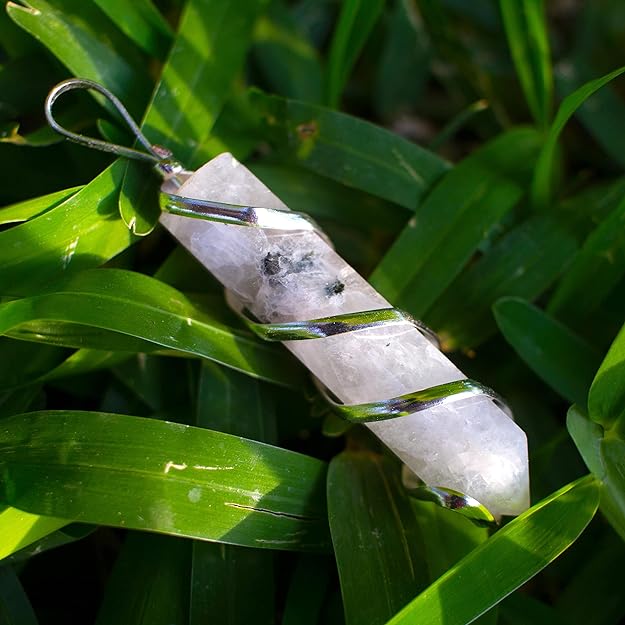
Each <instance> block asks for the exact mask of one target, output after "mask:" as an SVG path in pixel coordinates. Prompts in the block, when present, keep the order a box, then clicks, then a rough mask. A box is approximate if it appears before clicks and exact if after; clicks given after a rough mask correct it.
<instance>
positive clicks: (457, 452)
mask: <svg viewBox="0 0 625 625" xmlns="http://www.w3.org/2000/svg"><path fill="white" fill-rule="evenodd" d="M179 193H180V195H182V196H185V197H193V198H197V199H206V200H214V201H219V202H227V203H232V204H247V205H251V206H262V207H265V208H275V209H284V210H288V208H287V206H285V205H284V203H283V202H281V201H280V199H279V198H278V197H276V196H275V195H274V194H273V193H272V192H271V191H270V190H269V189H268V188H267V187H266V186H265V185H264V184H263V183H262V182H261V181H260V180H258V179H257V178H256V177H255V176H254V175H253V174H252V173H251V172H250V171H249V170H248V169H247V168H246V167H244V166H243V165H242V164H240V163H239V162H237V161H236V160H235V159H234V158H233V157H232V156H231V155H230V154H221V155H220V156H218V157H216V158H214V159H213V160H211V161H209V162H208V163H206V164H205V165H204V166H203V167H201V168H200V169H199V170H198V171H197V172H195V173H194V174H193V175H192V176H191V177H190V178H189V179H188V180H187V181H186V182H185V183H184V184H183V185H182V186H181V188H180V189H179ZM161 223H162V224H163V225H164V226H165V227H166V228H167V229H168V230H170V231H171V232H172V234H173V235H174V236H175V237H176V238H177V239H178V240H179V241H180V242H181V243H182V245H184V246H185V247H186V248H187V249H188V250H189V251H190V252H191V253H192V254H193V255H194V256H195V257H196V258H197V259H198V260H199V261H200V262H201V263H202V264H203V265H204V266H205V267H206V268H207V269H208V270H209V271H211V272H212V273H213V274H214V275H215V276H216V277H217V279H218V280H220V281H221V282H222V283H223V284H224V286H226V287H227V288H228V289H230V290H232V291H233V292H234V293H236V294H237V295H238V297H239V298H240V299H241V300H243V301H244V302H245V304H246V305H247V307H248V308H249V309H250V310H251V311H252V312H253V313H254V314H255V315H256V316H257V317H258V318H259V319H261V320H262V321H265V322H270V321H271V322H275V321H294V320H305V319H314V318H316V317H326V316H330V315H335V314H339V313H349V312H357V311H361V310H369V309H374V308H384V307H388V306H389V305H390V304H389V303H388V302H387V301H386V300H385V299H384V298H383V297H382V296H381V295H380V294H379V293H378V292H377V291H375V289H374V288H373V287H372V286H371V285H370V284H369V283H368V282H367V281H366V280H365V279H364V278H362V277H361V276H360V275H358V273H356V271H354V269H352V268H351V267H350V266H349V265H348V264H347V263H346V262H345V261H344V260H343V259H342V258H341V257H340V256H339V255H338V254H337V253H336V252H335V251H334V250H333V249H332V248H331V247H330V246H329V245H328V244H327V243H326V242H325V241H324V239H323V238H322V237H320V236H319V235H317V234H316V233H314V232H292V231H291V232H285V231H278V230H260V229H257V228H250V227H243V226H235V225H225V224H219V223H212V222H209V221H203V220H198V219H189V218H185V217H179V216H174V215H169V214H165V213H164V214H163V215H162V217H161ZM286 346H287V347H288V348H289V349H290V350H291V351H292V352H293V353H294V354H295V355H296V356H297V357H298V358H299V359H300V360H301V361H302V362H303V363H304V364H305V365H306V366H307V367H308V369H309V370H310V371H312V372H313V373H314V374H315V375H316V376H317V377H318V378H319V379H320V380H321V381H322V382H323V383H324V384H325V385H326V386H327V387H328V388H329V389H330V390H331V391H332V392H333V393H334V394H335V395H336V396H337V397H339V398H340V399H341V400H342V401H343V402H345V403H360V402H367V401H374V400H380V399H387V398H390V397H394V396H397V395H402V394H405V393H409V392H411V391H416V390H420V389H423V388H427V387H429V386H434V385H437V384H442V383H444V382H451V381H453V380H459V379H463V378H465V377H466V376H464V375H463V374H462V372H461V371H460V370H459V369H458V368H457V367H456V366H455V365H454V364H453V363H452V362H451V361H450V360H449V359H448V358H446V357H445V356H444V355H443V354H442V353H441V352H440V351H439V350H437V349H436V348H435V347H434V346H432V345H431V344H430V343H429V342H428V340H427V339H425V338H424V337H423V336H422V334H421V333H420V332H419V331H418V330H417V329H415V327H414V326H413V325H412V324H410V323H408V322H405V323H401V324H396V325H391V326H389V327H378V328H370V329H366V330H360V331H357V332H352V333H348V334H342V335H336V336H333V337H329V338H325V339H316V340H308V341H291V342H289V343H286ZM368 427H369V428H370V429H371V430H372V431H373V432H374V433H375V434H376V435H377V436H378V437H379V438H380V439H381V440H382V441H383V442H384V443H385V444H386V445H387V446H388V447H389V448H390V449H391V450H392V451H393V452H394V453H395V454H397V456H399V457H400V458H401V459H402V460H403V461H404V462H405V463H406V464H407V465H408V467H409V468H410V469H412V471H414V472H415V473H416V474H417V475H419V477H420V478H421V479H422V480H423V481H424V482H425V483H426V484H428V485H430V486H439V487H446V488H451V489H454V490H457V491H460V492H462V493H465V494H467V495H470V496H472V497H474V498H475V499H477V500H478V501H479V502H481V503H482V504H484V505H485V506H486V507H488V508H489V510H490V511H491V512H492V513H493V514H494V515H496V516H499V515H501V514H510V515H515V514H519V513H520V512H522V511H523V510H525V509H526V508H527V507H528V505H529V473H528V460H527V441H526V437H525V433H524V432H523V431H522V430H521V429H520V428H519V427H518V426H517V425H516V424H515V423H514V421H513V420H512V419H510V418H509V417H508V416H507V415H506V414H505V413H504V412H503V411H502V410H501V409H500V408H498V407H497V406H496V405H495V404H494V403H493V402H492V401H490V400H489V399H487V398H485V397H477V398H472V399H468V400H465V401H459V402H456V403H453V404H451V405H442V406H437V407H435V408H432V409H430V410H427V411H423V412H419V413H415V414H412V415H409V416H406V417H401V418H398V419H392V420H389V421H384V422H379V423H371V424H369V425H368Z"/></svg>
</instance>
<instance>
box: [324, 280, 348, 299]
mask: <svg viewBox="0 0 625 625" xmlns="http://www.w3.org/2000/svg"><path fill="white" fill-rule="evenodd" d="M344 290H345V285H344V284H343V283H342V282H341V281H340V280H335V281H334V282H330V283H329V284H326V295H327V296H328V297H332V296H333V295H338V294H339V293H342V292H343V291H344Z"/></svg>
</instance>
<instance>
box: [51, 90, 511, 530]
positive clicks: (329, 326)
mask: <svg viewBox="0 0 625 625" xmlns="http://www.w3.org/2000/svg"><path fill="white" fill-rule="evenodd" d="M73 89H93V90H95V91H97V92H98V93H100V94H101V95H103V96H104V97H105V98H107V99H108V100H109V101H110V102H111V103H112V104H113V106H114V107H115V108H116V109H117V111H118V112H119V113H120V115H121V117H122V119H123V120H124V121H125V122H126V123H127V124H128V126H129V128H130V130H131V131H132V133H133V134H134V136H135V137H136V139H137V141H138V142H139V143H140V144H141V145H142V146H143V147H144V148H145V149H146V152H141V151H140V150H137V149H134V148H128V147H125V146H120V145H115V144H113V143H109V142H106V141H102V140H100V139H94V138H91V137H86V136H84V135H80V134H77V133H74V132H71V131H69V130H67V129H65V128H63V127H62V126H61V125H60V124H59V123H58V122H57V121H56V120H55V118H54V115H53V112H52V107H53V105H54V103H55V102H56V100H57V99H58V98H59V96H61V95H62V94H63V93H66V92H68V91H71V90H73ZM45 113H46V117H47V119H48V123H49V124H50V126H51V127H52V128H53V129H54V130H56V131H57V132H58V133H60V134H62V135H63V136H64V137H66V138H67V139H70V140H71V141H74V142H76V143H81V144H83V145H86V146H87V147H91V148H95V149H99V150H103V151H105V152H110V153H113V154H116V155H118V156H123V157H126V158H132V159H138V160H143V161H148V162H150V163H152V164H153V165H154V166H155V169H156V170H157V171H158V173H159V174H160V175H161V176H162V177H163V179H164V182H163V184H162V185H161V192H160V200H159V201H160V206H161V209H162V210H163V211H165V212H168V213H171V214H173V215H178V216H183V217H190V218H195V219H205V220H209V221H215V222H219V223H224V224H230V225H236V226H247V227H253V228H267V229H269V228H271V229H277V230H286V231H312V232H315V233H317V234H318V235H319V236H320V237H322V238H323V239H324V241H326V242H327V243H328V244H329V245H332V243H331V241H330V240H329V239H328V237H327V236H326V235H325V233H324V232H323V231H322V230H321V228H319V226H318V225H317V224H316V223H315V222H314V220H313V219H311V218H310V217H309V216H307V215H305V214H303V213H298V212H295V211H285V210H277V209H272V208H263V207H258V206H239V205H234V204H226V203H223V202H214V201H208V200H197V199H193V198H188V197H183V196H181V195H178V194H177V193H176V191H177V189H178V187H179V186H180V185H181V184H182V183H183V182H184V181H185V180H186V179H187V178H188V177H189V176H191V174H192V172H189V171H186V170H185V169H184V168H183V167H182V165H180V163H178V162H177V161H176V160H175V159H174V158H172V154H171V152H170V151H169V150H167V149H166V148H162V147H161V146H157V145H152V144H151V143H150V142H149V141H148V140H147V139H146V137H145V136H144V135H143V134H142V132H141V130H140V128H139V127H138V125H137V124H136V123H135V121H134V120H133V119H132V117H131V116H130V114H129V113H128V111H127V110H126V108H125V107H124V105H123V104H122V103H121V102H120V101H119V100H118V99H117V98H116V97H115V96H114V95H113V94H112V93H111V92H110V91H108V89H106V88H104V87H103V86H102V85H100V84H98V83H95V82H93V81H90V80H86V79H81V78H70V79H68V80H65V81H63V82H61V83H59V84H58V85H56V86H55V87H53V89H52V90H51V91H50V93H49V94H48V97H47V99H46V104H45ZM226 299H227V301H228V303H229V305H230V307H231V308H233V310H234V311H235V312H237V313H238V314H239V316H240V317H241V318H242V319H243V321H244V323H245V324H246V325H247V327H248V328H249V329H250V330H251V331H252V332H254V333H255V334H256V335H257V336H259V337H260V338H262V339H263V340H266V341H298V340H313V339H323V338H326V337H329V336H336V335H337V334H344V333H347V332H356V331H358V330H363V329H366V328H372V327H380V326H388V325H392V324H396V323H401V322H406V321H409V322H410V323H412V324H413V325H414V326H415V327H416V328H417V330H419V332H421V333H422V334H423V335H424V336H425V337H426V338H427V339H428V340H429V341H430V342H432V343H433V344H434V345H435V346H436V347H438V348H439V349H440V343H439V341H438V337H437V336H436V334H435V333H434V332H433V331H432V330H430V329H429V328H428V327H427V326H426V325H424V324H423V323H422V322H420V321H418V320H416V319H414V318H412V317H411V316H410V315H409V314H408V313H406V312H404V311H402V310H399V309H397V308H382V309H376V310H365V311H361V312H355V313H349V314H340V315H334V316H332V317H323V318H320V319H310V320H306V321H292V322H285V323H261V322H259V321H258V320H256V319H254V318H253V317H252V316H251V314H250V313H249V311H247V310H246V308H245V307H244V305H243V304H242V303H241V302H240V301H238V299H237V298H236V296H235V295H234V294H233V293H231V292H229V291H226ZM315 384H316V386H317V388H318V389H319V391H320V393H321V394H322V395H323V397H324V398H325V400H326V401H327V402H328V403H329V404H330V405H331V406H332V408H333V410H334V411H335V412H336V413H338V414H339V415H340V416H341V417H342V418H344V419H345V420H347V421H350V422H353V423H369V422H373V421H383V420H387V419H396V418H401V417H403V416H406V415H409V414H413V413H415V412H419V411H422V410H427V409H429V408H432V407H434V406H440V405H442V404H448V403H452V402H456V401H459V400H462V399H466V398H467V397H475V396H484V397H487V398H488V399H490V400H492V401H493V402H495V403H496V404H497V405H498V406H499V407H500V408H502V409H503V410H504V412H506V413H507V414H508V416H510V417H512V414H511V412H510V409H509V408H508V406H507V405H506V404H505V402H504V401H503V400H502V399H501V397H500V396H499V395H498V394H497V393H495V392H494V391H493V390H492V389H490V388H488V387H487V386H484V385H483V384H481V383H479V382H476V381H475V380H470V379H463V380H457V381H454V382H448V383H446V384H439V385H437V386H433V387H430V388H425V389H421V390H418V391H414V392H412V393H407V394H405V395H401V396H398V397H391V398H389V399H384V400H380V401H375V402H368V403H363V404H344V403H342V402H340V401H339V400H338V399H337V398H336V397H335V396H334V395H333V394H332V393H331V391H330V390H329V389H327V388H326V387H325V386H324V385H323V384H322V383H321V382H320V381H319V380H317V379H316V378H315ZM404 469H407V467H404ZM411 482H412V483H411ZM404 485H405V486H406V488H407V490H408V492H409V493H410V494H411V495H413V496H414V497H417V498H419V499H423V500H426V501H432V502H434V503H436V504H438V505H439V506H441V507H444V508H448V509H451V510H455V511H457V512H460V513H461V514H463V515H464V516H465V517H467V518H469V519H470V520H472V521H473V522H475V523H477V524H479V525H492V524H493V523H495V522H496V520H495V518H494V517H493V515H492V514H491V512H490V511H489V510H488V509H487V508H486V507H485V506H484V505H483V504H481V503H480V502H478V501H477V500H475V499H474V498H472V497H470V496H468V495H465V494H463V493H459V492H457V491H454V490H452V489H448V488H443V487H438V486H429V485H426V484H423V483H422V482H420V481H418V478H417V477H416V476H415V475H414V474H410V475H407V476H405V477H404Z"/></svg>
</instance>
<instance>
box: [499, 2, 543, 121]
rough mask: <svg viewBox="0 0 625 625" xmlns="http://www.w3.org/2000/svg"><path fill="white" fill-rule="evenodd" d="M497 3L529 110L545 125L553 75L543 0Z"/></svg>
mask: <svg viewBox="0 0 625 625" xmlns="http://www.w3.org/2000/svg"><path fill="white" fill-rule="evenodd" d="M499 6H500V7H501V14H502V16H503V23H504V26H505V29H506V35H507V37H508V44H509V46H510V51H511V53H512V60H513V61H514V65H515V67H516V71H517V74H518V75H519V80H520V82H521V87H522V88H523V92H524V94H525V98H526V100H527V103H528V105H529V109H530V111H531V113H532V115H533V116H534V119H535V120H536V123H537V124H538V125H539V126H541V127H545V126H547V124H548V123H549V119H550V117H551V107H552V100H553V76H552V74H551V59H550V55H549V38H548V34H547V23H546V18H545V7H544V3H543V0H521V1H520V2H510V1H509V0H500V2H499Z"/></svg>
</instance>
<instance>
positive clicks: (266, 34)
mask: <svg viewBox="0 0 625 625" xmlns="http://www.w3.org/2000/svg"><path fill="white" fill-rule="evenodd" d="M252 50H253V53H254V59H255V61H256V62H257V63H258V65H259V68H260V70H261V72H262V73H263V76H264V78H265V80H266V81H267V82H268V84H269V86H270V87H271V89H272V91H274V92H275V93H277V94H279V95H282V96H284V97H287V98H294V99H296V100H305V101H306V102H313V103H319V102H321V100H322V99H323V93H322V69H321V59H320V58H319V53H318V52H317V50H316V49H315V48H314V47H313V46H312V44H311V43H310V42H309V41H308V39H307V37H306V34H305V33H304V32H303V31H302V29H300V28H299V27H298V24H297V22H296V21H295V20H294V19H293V17H292V16H291V14H290V12H289V10H288V8H287V7H286V6H285V5H284V4H282V3H281V2H272V3H271V4H270V5H269V9H268V11H267V14H266V15H263V16H261V17H260V18H259V19H258V21H257V22H256V27H255V29H254V45H253V48H252Z"/></svg>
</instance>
